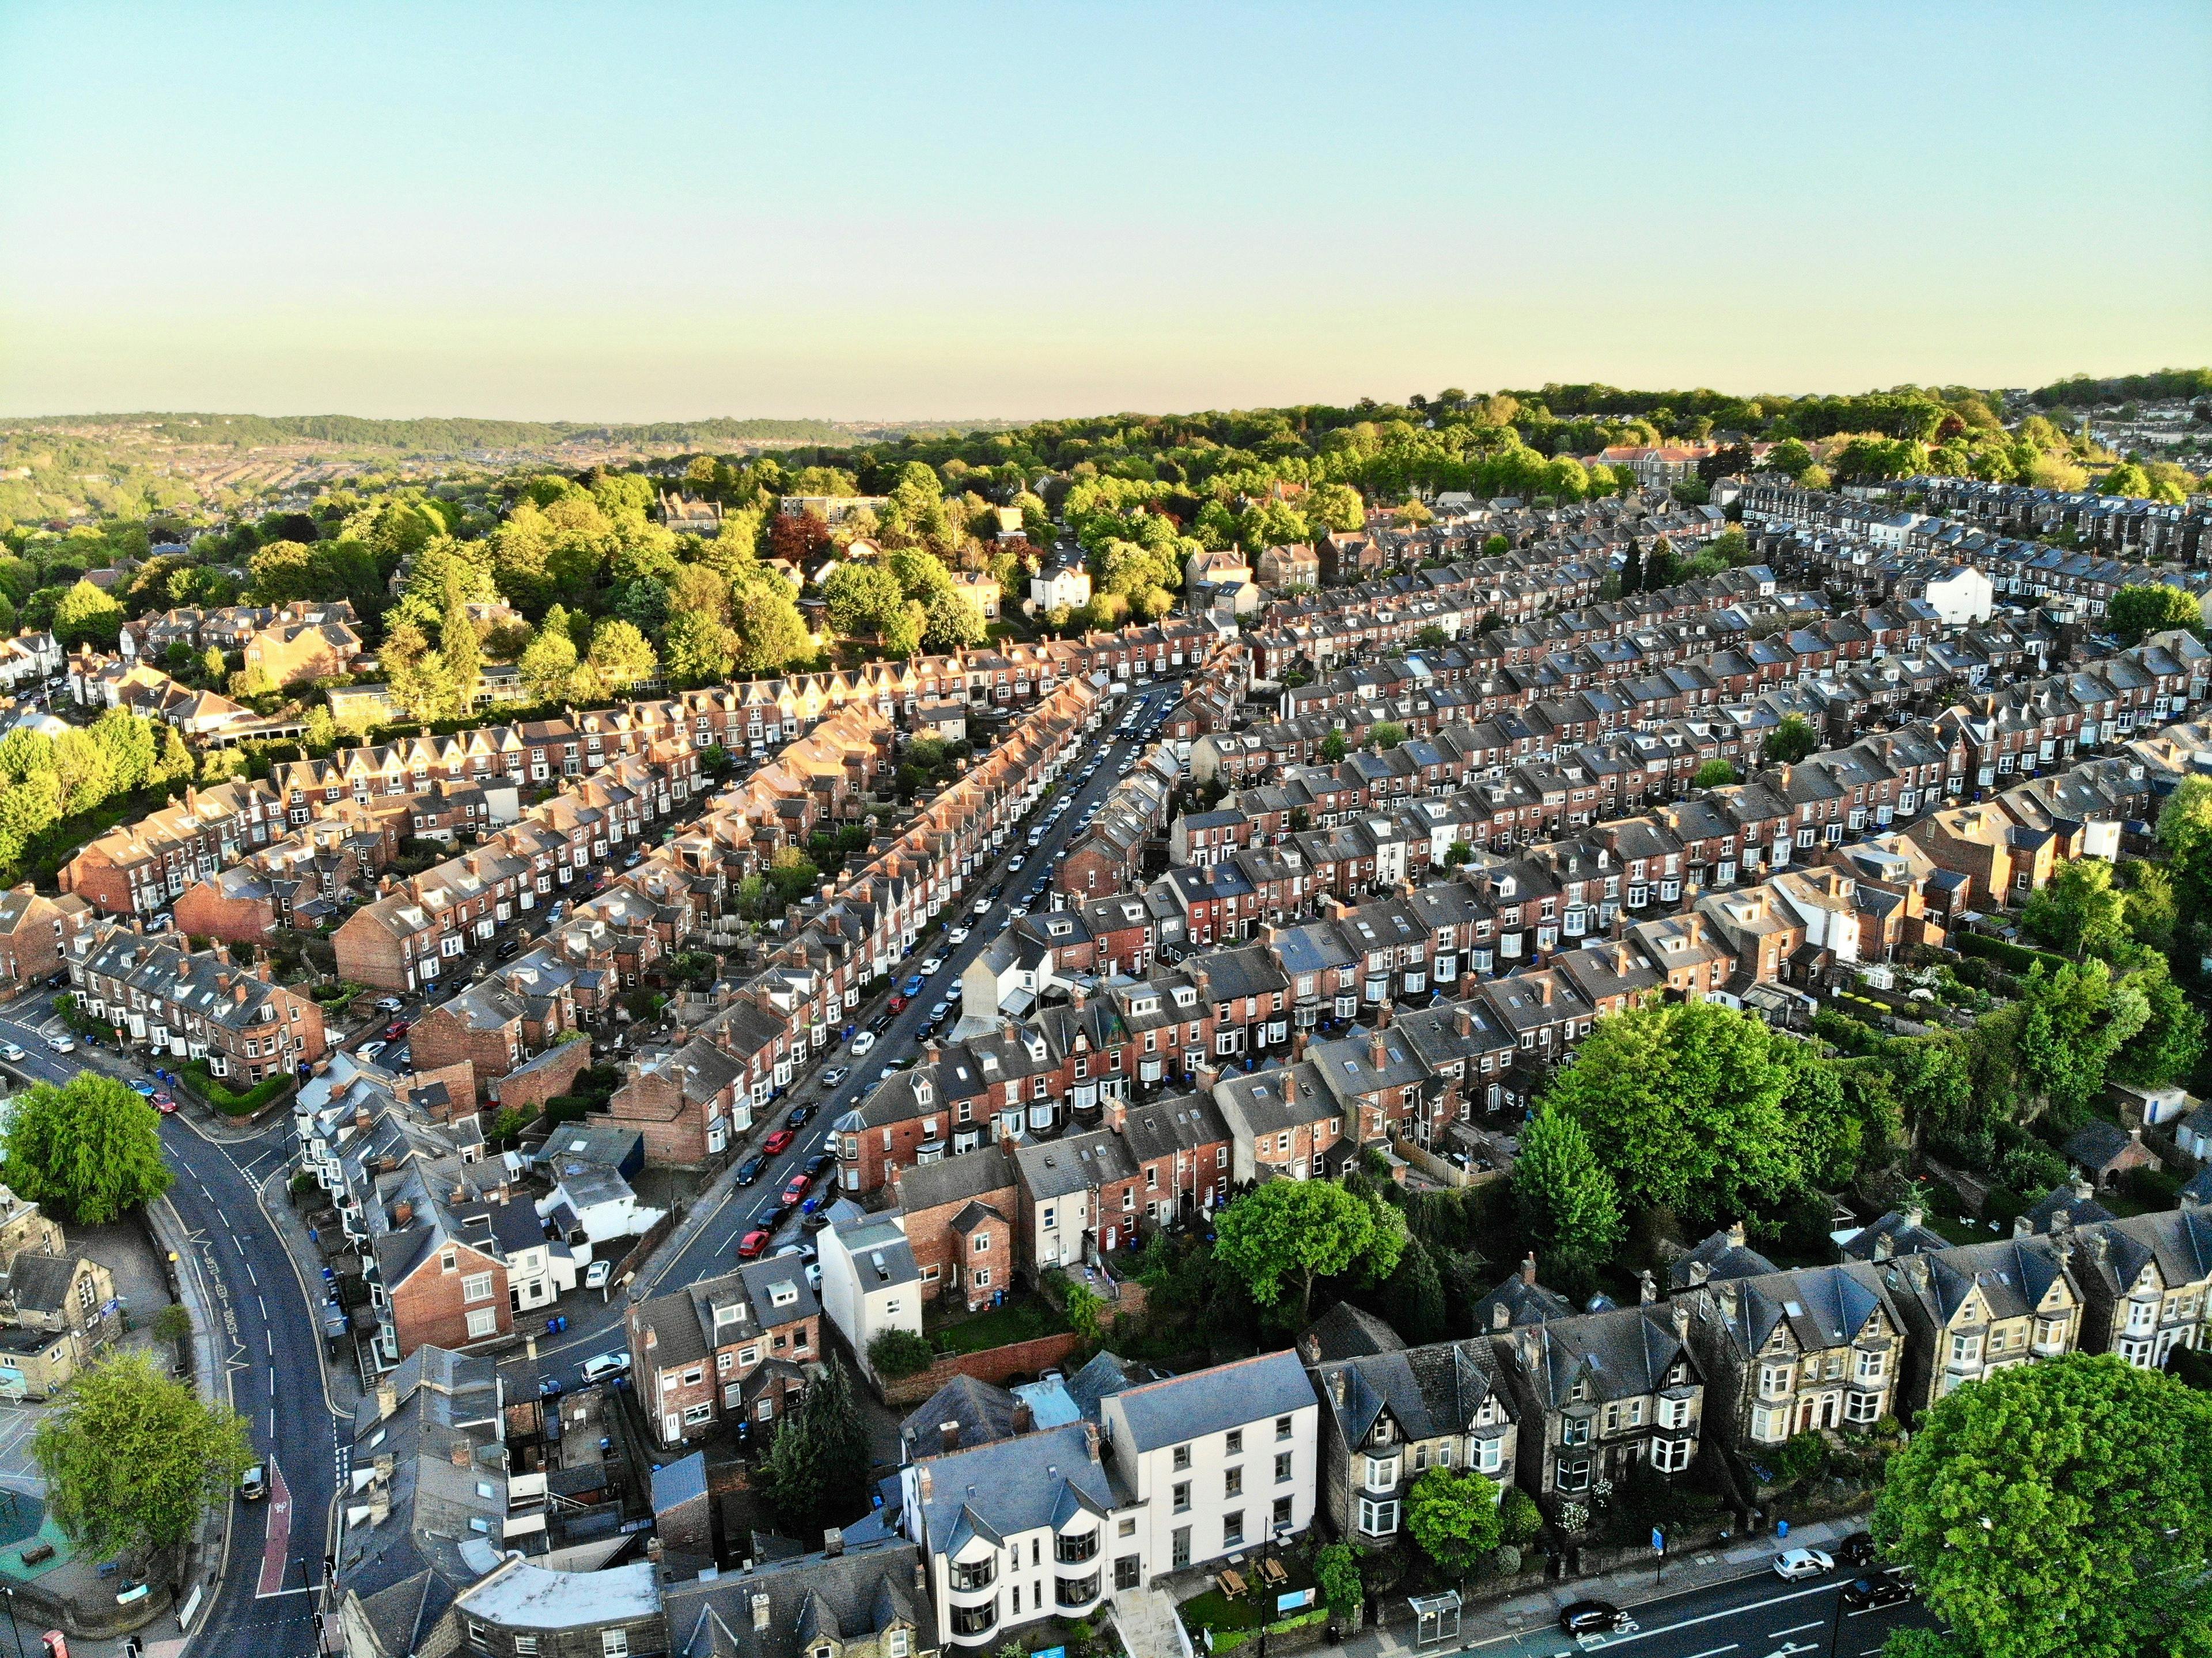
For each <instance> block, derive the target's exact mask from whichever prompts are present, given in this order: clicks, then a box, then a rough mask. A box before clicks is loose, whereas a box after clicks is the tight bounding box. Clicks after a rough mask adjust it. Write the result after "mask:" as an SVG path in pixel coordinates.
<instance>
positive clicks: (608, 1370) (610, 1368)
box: [584, 1348, 629, 1382]
mask: <svg viewBox="0 0 2212 1658" xmlns="http://www.w3.org/2000/svg"><path fill="white" fill-rule="evenodd" d="M627 1375H629V1354H628V1353H626V1352H623V1351H621V1350H620V1349H619V1348H617V1350H616V1351H613V1352H611V1353H599V1354H595V1355H593V1356H592V1357H590V1358H587V1359H586V1360H585V1361H584V1380H585V1381H586V1382H605V1380H606V1379H607V1378H608V1377H609V1376H627Z"/></svg>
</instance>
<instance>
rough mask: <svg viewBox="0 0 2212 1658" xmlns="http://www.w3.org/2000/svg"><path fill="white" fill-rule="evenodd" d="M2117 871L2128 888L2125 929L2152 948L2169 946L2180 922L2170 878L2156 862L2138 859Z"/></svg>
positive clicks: (2171, 946) (2178, 909)
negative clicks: (2126, 926) (2126, 927)
mask: <svg viewBox="0 0 2212 1658" xmlns="http://www.w3.org/2000/svg"><path fill="white" fill-rule="evenodd" d="M2119 875H2120V878H2121V881H2122V883H2123V884H2124V885H2125V887H2126V889H2127V923H2128V931H2129V932H2131V933H2133V934H2134V935H2135V938H2136V943H2137V944H2144V945H2147V946H2148V947H2149V948H2150V949H2152V950H2172V948H2173V944H2174V937H2175V934H2176V932H2178V931H2179V926H2180V923H2181V911H2180V908H2179V905H2178V904H2177V903H2176V902H2175V901H2174V896H2173V882H2172V879H2171V878H2169V877H2168V876H2167V874H2166V872H2165V871H2164V870H2162V869H2160V867H2159V866H2158V865H2156V864H2152V863H2146V862H2144V861H2143V860H2142V859H2129V860H2128V862H2126V863H2124V864H2123V865H2120V869H2119Z"/></svg>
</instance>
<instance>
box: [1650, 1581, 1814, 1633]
mask: <svg viewBox="0 0 2212 1658" xmlns="http://www.w3.org/2000/svg"><path fill="white" fill-rule="evenodd" d="M1834 1587H1835V1586H1834V1585H1833V1584H1831V1583H1815V1584H1814V1586H1813V1587H1812V1588H1808V1589H1792V1590H1791V1591H1790V1592H1789V1593H1788V1594H1770V1595H1769V1596H1767V1597H1766V1599H1765V1600H1747V1601H1746V1602H1745V1603H1744V1604H1743V1605H1742V1606H1724V1607H1723V1608H1722V1609H1721V1610H1720V1611H1718V1612H1705V1613H1704V1614H1703V1615H1702V1616H1700V1617H1697V1618H1685V1619H1683V1620H1682V1621H1681V1622H1680V1623H1679V1624H1666V1625H1661V1626H1660V1627H1659V1628H1657V1629H1646V1630H1638V1631H1637V1632H1636V1633H1635V1634H1633V1635H1631V1636H1626V1637H1623V1638H1622V1639H1621V1640H1620V1641H1615V1642H1613V1643H1611V1644H1613V1645H1614V1646H1621V1645H1625V1644H1626V1643H1627V1642H1629V1641H1647V1640H1649V1639H1650V1638H1651V1637H1653V1636H1655V1635H1667V1634H1670V1633H1672V1632H1673V1631H1675V1630H1678V1629H1695V1628H1696V1627H1697V1626H1698V1625H1700V1624H1711V1623H1715V1622H1717V1621H1718V1620H1719V1619H1723V1618H1740V1617H1741V1616H1742V1615H1743V1614H1744V1613H1745V1612H1759V1611H1762V1610H1764V1609H1765V1607H1768V1606H1787V1605H1788V1604H1789V1603H1790V1601H1792V1600H1803V1599H1804V1598H1805V1597H1806V1596H1807V1595H1808V1594H1831V1593H1832V1592H1833V1590H1834ZM1808 1627H1809V1626H1808Z"/></svg>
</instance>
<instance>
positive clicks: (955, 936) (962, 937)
mask: <svg viewBox="0 0 2212 1658" xmlns="http://www.w3.org/2000/svg"><path fill="white" fill-rule="evenodd" d="M967 942H968V929H967V928H966V927H964V926H957V927H955V928H953V929H952V931H951V932H948V933H946V934H945V943H946V944H966V943H967Z"/></svg>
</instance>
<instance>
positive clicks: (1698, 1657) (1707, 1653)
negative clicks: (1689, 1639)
mask: <svg viewBox="0 0 2212 1658" xmlns="http://www.w3.org/2000/svg"><path fill="white" fill-rule="evenodd" d="M1736 1646H1737V1643H1735V1642H1734V1641H1731V1642H1729V1643H1728V1644H1727V1645H1726V1646H1724V1647H1707V1648H1706V1649H1705V1650H1704V1651H1703V1652H1693V1653H1692V1654H1691V1655H1690V1658H1721V1654H1723V1653H1724V1652H1734V1651H1735V1649H1736Z"/></svg>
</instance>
